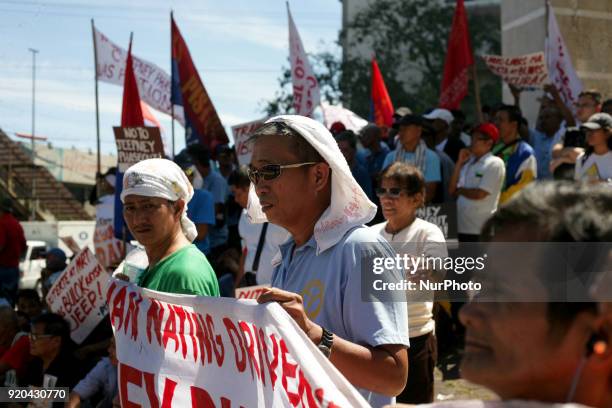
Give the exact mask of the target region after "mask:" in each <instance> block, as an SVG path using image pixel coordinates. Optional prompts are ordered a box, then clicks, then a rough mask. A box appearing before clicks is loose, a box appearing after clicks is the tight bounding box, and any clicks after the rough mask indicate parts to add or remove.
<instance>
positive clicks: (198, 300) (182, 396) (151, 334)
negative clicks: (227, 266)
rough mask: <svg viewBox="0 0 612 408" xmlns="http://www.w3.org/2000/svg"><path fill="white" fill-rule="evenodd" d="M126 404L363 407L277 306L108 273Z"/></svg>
mask: <svg viewBox="0 0 612 408" xmlns="http://www.w3.org/2000/svg"><path fill="white" fill-rule="evenodd" d="M107 299H108V307H109V311H110V319H111V323H112V325H113V330H114V331H115V339H116V344H117V359H118V360H119V366H118V373H119V385H118V387H119V395H120V399H121V406H123V407H137V406H143V407H158V406H163V407H227V408H230V407H236V408H237V407H290V406H293V407H297V406H301V407H367V406H368V404H367V403H366V401H365V400H364V399H363V397H362V396H361V395H360V394H359V393H358V392H357V390H356V389H355V388H353V386H352V385H351V384H350V383H349V382H348V381H347V380H346V379H345V378H344V377H343V376H342V375H341V374H340V373H339V372H338V370H337V369H336V368H335V367H334V366H332V364H331V363H330V362H329V360H328V359H327V358H325V357H324V356H323V354H322V353H321V352H320V351H319V350H318V349H317V347H316V346H315V345H314V344H313V343H312V342H311V341H310V340H309V339H308V337H306V335H305V334H304V333H303V331H302V330H301V329H300V328H299V327H298V326H297V324H296V323H295V322H294V321H293V320H292V319H291V318H290V317H289V315H288V314H287V313H286V312H285V311H284V310H283V309H282V308H281V307H280V306H279V305H278V304H277V303H268V304H263V305H258V304H257V303H256V302H255V301H252V300H236V299H229V298H211V297H201V296H188V295H175V294H169V293H162V292H156V291H151V290H148V289H142V288H139V287H138V286H136V285H134V284H130V283H128V282H125V281H119V280H115V279H113V280H112V281H111V283H110V286H109V289H108V294H107Z"/></svg>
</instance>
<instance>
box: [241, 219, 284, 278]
mask: <svg viewBox="0 0 612 408" xmlns="http://www.w3.org/2000/svg"><path fill="white" fill-rule="evenodd" d="M262 228H263V224H253V223H252V222H251V221H250V220H249V217H248V216H247V214H246V210H242V213H241V214H240V221H239V222H238V233H239V234H240V238H241V240H242V250H243V251H244V250H245V249H246V258H245V260H244V270H245V272H250V271H251V268H252V266H253V261H254V260H255V253H256V252H257V244H258V243H259V236H260V235H261V229H262ZM287 239H289V231H287V230H286V229H284V228H282V227H279V226H278V225H274V224H268V229H267V230H266V240H265V241H264V246H263V248H262V250H261V255H260V257H259V267H258V269H257V272H256V275H257V284H258V285H270V284H271V283H272V272H273V270H274V267H273V266H272V258H274V255H276V253H277V252H278V251H279V249H278V247H279V245H280V244H282V243H283V242H285V241H287Z"/></svg>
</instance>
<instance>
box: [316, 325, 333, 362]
mask: <svg viewBox="0 0 612 408" xmlns="http://www.w3.org/2000/svg"><path fill="white" fill-rule="evenodd" d="M321 329H322V330H323V334H322V335H321V341H320V342H319V344H318V345H317V347H318V348H319V350H321V353H323V355H324V356H325V357H327V358H329V355H330V354H331V349H332V346H333V345H334V334H333V333H332V332H330V331H329V330H327V329H326V328H325V327H323V326H321Z"/></svg>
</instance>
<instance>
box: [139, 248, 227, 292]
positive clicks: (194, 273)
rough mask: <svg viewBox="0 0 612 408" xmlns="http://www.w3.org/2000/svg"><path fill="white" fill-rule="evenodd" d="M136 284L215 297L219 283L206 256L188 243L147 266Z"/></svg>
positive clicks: (148, 287)
mask: <svg viewBox="0 0 612 408" xmlns="http://www.w3.org/2000/svg"><path fill="white" fill-rule="evenodd" d="M137 283H138V286H140V287H142V288H147V289H153V290H157V291H159V292H168V293H180V294H185V295H200V296H219V282H218V281H217V277H216V275H215V272H214V271H213V269H212V267H211V266H210V264H209V263H208V259H206V256H205V255H204V254H203V253H202V252H200V250H199V249H198V248H196V246H195V245H193V244H191V245H188V246H186V247H184V248H181V249H179V250H178V251H176V252H174V253H172V254H171V255H169V256H167V257H165V258H164V259H162V260H161V261H159V262H158V263H157V264H156V265H155V266H154V267H153V268H151V269H150V268H147V269H145V271H144V272H143V273H142V274H141V275H140V276H139V277H138V278H137Z"/></svg>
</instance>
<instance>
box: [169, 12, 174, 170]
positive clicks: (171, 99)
mask: <svg viewBox="0 0 612 408" xmlns="http://www.w3.org/2000/svg"><path fill="white" fill-rule="evenodd" d="M173 89H174V69H173V67H172V10H170V121H171V122H170V123H171V124H172V126H171V128H172V159H173V160H174V156H175V154H174V100H173V98H172V96H173V92H172V91H173Z"/></svg>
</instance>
